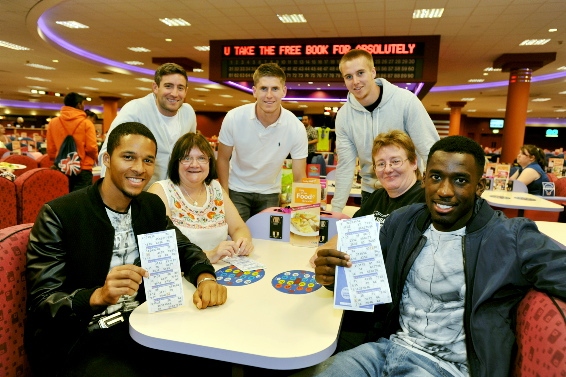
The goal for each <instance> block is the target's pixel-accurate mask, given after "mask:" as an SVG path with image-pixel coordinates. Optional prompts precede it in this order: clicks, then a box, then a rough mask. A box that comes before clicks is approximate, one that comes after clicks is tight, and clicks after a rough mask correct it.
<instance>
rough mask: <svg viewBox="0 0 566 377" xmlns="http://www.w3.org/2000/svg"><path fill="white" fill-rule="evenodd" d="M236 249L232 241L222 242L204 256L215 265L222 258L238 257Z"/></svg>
mask: <svg viewBox="0 0 566 377" xmlns="http://www.w3.org/2000/svg"><path fill="white" fill-rule="evenodd" d="M237 250H238V248H237V247H236V243H235V242H234V241H222V242H220V243H219V244H218V246H216V247H215V248H214V249H212V250H210V251H207V252H206V256H207V257H208V259H209V260H210V263H216V262H218V261H219V260H220V259H222V258H224V257H233V256H236V255H238V253H237Z"/></svg>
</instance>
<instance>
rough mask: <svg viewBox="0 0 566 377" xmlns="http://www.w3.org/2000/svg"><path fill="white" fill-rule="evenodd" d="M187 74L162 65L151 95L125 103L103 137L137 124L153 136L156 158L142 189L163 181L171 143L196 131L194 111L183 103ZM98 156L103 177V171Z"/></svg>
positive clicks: (104, 144)
mask: <svg viewBox="0 0 566 377" xmlns="http://www.w3.org/2000/svg"><path fill="white" fill-rule="evenodd" d="M188 81H189V80H188V77H187V72H186V71H185V69H184V68H183V67H181V66H180V65H178V64H175V63H165V64H162V65H161V66H159V67H158V68H157V70H156V71H155V75H154V82H153V84H152V88H153V92H152V93H150V94H148V95H147V96H145V97H143V98H138V99H135V100H132V101H130V102H128V103H127V104H125V105H124V107H122V109H121V110H120V112H119V113H118V116H117V117H116V118H115V119H114V121H112V124H111V125H110V129H109V130H108V131H107V135H109V134H110V132H111V131H112V130H113V129H114V128H115V127H116V126H117V125H119V124H122V123H126V122H139V123H141V124H143V125H145V126H146V127H147V128H149V129H150V130H151V132H152V133H153V134H154V135H155V139H156V140H157V159H156V160H155V170H154V173H153V176H152V177H151V180H150V181H149V183H148V184H147V185H146V186H145V187H146V189H147V188H148V187H149V186H151V184H152V183H153V182H155V181H159V180H163V179H166V178H167V164H168V163H169V156H171V150H172V149H173V145H174V144H175V142H176V141H177V140H178V139H179V137H181V135H184V134H186V133H187V132H195V131H196V129H197V117H196V114H195V111H194V110H193V108H192V107H191V105H189V104H188V103H184V101H185V96H186V95H187V84H188ZM106 148H107V142H106V140H105V141H104V143H103V144H102V148H101V149H100V154H99V156H102V155H103V154H104V152H106ZM101 159H102V157H99V165H100V166H101V168H102V170H101V172H100V176H101V177H104V174H105V172H106V168H105V166H104V164H103V163H102V161H101Z"/></svg>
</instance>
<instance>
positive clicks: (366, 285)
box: [334, 215, 391, 310]
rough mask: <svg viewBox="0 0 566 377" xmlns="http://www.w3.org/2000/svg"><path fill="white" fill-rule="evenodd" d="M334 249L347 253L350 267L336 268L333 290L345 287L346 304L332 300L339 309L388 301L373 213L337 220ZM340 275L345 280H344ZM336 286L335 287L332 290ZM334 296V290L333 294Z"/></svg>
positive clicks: (356, 308)
mask: <svg viewBox="0 0 566 377" xmlns="http://www.w3.org/2000/svg"><path fill="white" fill-rule="evenodd" d="M336 226H337V230H338V249H339V250H340V251H342V252H344V253H347V254H348V255H350V261H351V262H352V267H350V268H344V267H337V268H336V283H335V289H334V291H335V292H341V291H343V290H344V288H345V287H346V288H347V293H346V294H345V295H346V296H349V301H350V306H351V307H350V308H347V307H344V306H347V305H344V303H343V302H342V303H338V305H337V303H336V299H335V306H339V307H340V308H341V309H353V310H364V307H365V310H368V308H367V307H368V306H370V305H375V304H380V303H387V302H391V291H390V290H389V283H388V281H387V274H386V272H385V263H384V261H383V254H382V252H381V245H380V244H379V226H380V225H379V223H378V222H376V221H375V218H374V216H373V215H368V216H363V217H357V218H354V219H347V220H340V221H338V222H337V223H336ZM344 278H345V279H346V281H345V282H344ZM336 288H338V291H337V290H336ZM336 296H338V295H337V294H335V297H336Z"/></svg>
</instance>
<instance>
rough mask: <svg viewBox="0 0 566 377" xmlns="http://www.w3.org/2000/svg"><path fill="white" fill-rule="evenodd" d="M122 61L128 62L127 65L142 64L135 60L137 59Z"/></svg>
mask: <svg viewBox="0 0 566 377" xmlns="http://www.w3.org/2000/svg"><path fill="white" fill-rule="evenodd" d="M124 63H126V64H129V65H143V63H142V62H140V61H137V60H126V61H125V62H124Z"/></svg>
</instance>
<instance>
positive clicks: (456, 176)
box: [299, 136, 566, 377]
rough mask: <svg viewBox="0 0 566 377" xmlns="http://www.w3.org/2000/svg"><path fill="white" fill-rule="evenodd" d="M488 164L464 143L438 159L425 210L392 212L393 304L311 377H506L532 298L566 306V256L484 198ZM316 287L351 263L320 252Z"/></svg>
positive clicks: (388, 256) (436, 148) (429, 170)
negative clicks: (537, 294) (534, 294)
mask: <svg viewBox="0 0 566 377" xmlns="http://www.w3.org/2000/svg"><path fill="white" fill-rule="evenodd" d="M484 164H485V154H484V152H483V149H482V148H481V146H480V145H479V144H478V143H476V142H475V141H473V140H471V139H468V138H466V137H464V136H448V137H446V138H444V139H441V140H439V141H438V142H436V143H435V144H434V145H433V146H432V147H431V149H430V153H429V156H428V162H427V167H426V173H425V176H424V190H425V200H426V204H412V205H409V206H406V207H403V208H400V209H397V210H395V211H393V212H392V213H391V214H390V215H389V217H388V218H387V219H386V220H385V222H384V224H383V226H382V227H381V229H380V245H381V249H382V251H383V256H384V260H385V269H386V272H387V278H388V281H389V287H390V289H391V296H392V300H393V301H392V302H391V303H389V304H380V305H376V306H375V313H374V319H375V320H374V326H372V327H370V328H368V329H367V331H368V337H367V339H366V343H364V344H362V345H360V346H358V347H356V348H353V349H351V350H348V351H345V352H341V353H338V354H337V355H336V356H334V357H331V358H330V359H328V360H327V361H325V362H323V363H321V364H319V365H317V366H316V367H314V368H311V369H308V370H306V371H304V372H303V373H300V374H299V375H301V376H304V375H308V376H313V375H314V376H346V375H350V376H359V375H372V376H419V377H420V376H457V377H462V376H474V377H478V376H481V377H492V376H508V375H509V368H510V367H511V365H512V358H513V357H514V353H513V351H514V349H515V348H516V344H515V334H514V330H515V328H514V316H515V309H516V308H517V305H518V303H519V302H520V301H521V300H522V299H523V297H524V296H525V294H526V293H527V292H528V291H529V290H530V289H532V288H535V289H538V290H541V291H544V292H547V293H549V294H551V295H553V296H557V297H560V298H562V299H565V298H566V280H565V279H564V271H565V268H566V250H563V249H561V248H560V247H559V246H558V245H557V244H556V243H555V242H554V241H553V240H552V239H550V238H549V237H547V236H545V235H544V234H541V233H540V232H539V231H538V229H537V226H536V225H535V223H534V222H532V221H531V220H529V219H526V218H522V217H517V218H512V219H508V218H506V217H505V215H504V214H503V213H502V212H500V211H495V210H493V209H492V208H491V207H490V206H489V204H488V203H487V202H486V201H485V200H484V199H482V198H481V194H482V193H483V191H484V190H485V187H486V186H485V179H484V178H483V177H482V174H483V168H484ZM315 265H316V268H315V274H316V276H315V277H316V280H317V281H318V282H319V283H321V284H323V285H326V286H328V287H330V288H332V286H333V284H334V274H335V267H336V266H343V267H351V266H352V262H351V261H350V257H349V255H347V254H345V253H343V252H340V251H338V250H333V249H321V250H319V252H318V257H317V259H316V260H315Z"/></svg>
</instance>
